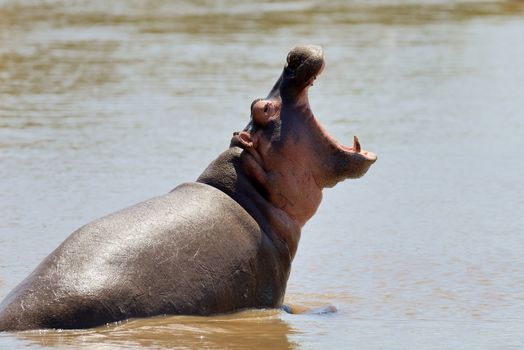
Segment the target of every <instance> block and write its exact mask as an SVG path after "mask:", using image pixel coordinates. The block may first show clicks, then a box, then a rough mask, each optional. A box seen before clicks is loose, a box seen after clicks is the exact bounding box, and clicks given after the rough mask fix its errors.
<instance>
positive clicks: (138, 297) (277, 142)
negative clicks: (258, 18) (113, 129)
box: [0, 45, 377, 331]
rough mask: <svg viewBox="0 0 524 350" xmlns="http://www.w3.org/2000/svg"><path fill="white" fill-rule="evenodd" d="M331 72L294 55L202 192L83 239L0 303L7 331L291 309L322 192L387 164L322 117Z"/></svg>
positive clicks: (319, 57)
mask: <svg viewBox="0 0 524 350" xmlns="http://www.w3.org/2000/svg"><path fill="white" fill-rule="evenodd" d="M323 68H324V55H323V51H322V49H321V48H320V47H318V46H313V45H308V46H301V47H295V48H293V49H292V50H291V51H290V52H289V54H288V55H287V61H286V64H285V66H284V69H283V72H282V73H281V75H280V77H279V79H278V80H277V82H276V83H275V85H274V86H273V88H272V89H271V91H270V93H269V95H268V96H267V97H266V98H263V99H257V100H255V101H254V102H253V103H252V104H251V116H250V121H249V123H248V124H247V126H246V127H245V128H244V129H243V130H242V131H239V132H235V133H233V136H232V139H231V142H230V145H229V148H227V149H226V151H224V152H223V153H222V154H220V155H219V156H218V158H216V159H215V160H214V161H212V162H211V164H210V165H209V166H208V167H207V168H206V169H205V170H204V172H203V173H202V174H201V175H200V176H199V177H198V179H197V180H196V182H191V183H184V184H181V185H179V186H178V187H176V188H175V189H173V190H172V191H171V192H169V193H167V194H164V195H161V196H158V197H155V198H152V199H149V200H146V201H144V202H141V203H138V204H136V205H133V206H131V207H128V208H126V209H123V210H120V211H118V212H115V213H113V214H109V215H107V216H105V217H102V218H100V219H97V220H95V221H93V222H91V223H89V224H87V225H85V226H83V227H81V228H79V229H78V230H76V231H74V232H73V233H72V234H71V235H70V236H69V237H68V238H67V239H66V240H65V241H64V242H63V243H62V244H60V245H59V246H58V248H56V249H55V250H54V251H53V252H52V253H51V254H50V255H49V256H47V257H46V258H45V259H44V260H43V261H42V262H41V263H40V264H39V265H38V266H37V267H36V269H35V270H34V271H33V272H32V273H31V274H30V275H29V276H28V277H27V278H26V279H24V280H23V281H22V282H21V283H20V284H19V285H18V286H17V287H15V288H14V290H13V291H11V292H10V293H9V294H8V295H7V296H6V298H5V299H4V300H3V302H2V303H1V304H0V331H21V330H30V329H50V328H51V329H53V328H55V329H79V328H91V327H96V326H100V325H103V324H106V323H111V322H116V321H120V320H125V319H129V318H138V317H149V316H155V315H212V314H220V313H229V312H234V311H236V310H241V309H246V308H279V307H282V304H283V298H284V293H285V291H286V284H287V280H288V277H289V273H290V268H291V262H292V260H293V257H294V256H295V253H296V251H297V246H298V242H299V239H300V232H301V228H302V227H303V226H304V225H305V223H306V222H307V221H308V220H309V219H310V218H311V217H312V216H313V214H314V213H315V211H316V210H317V208H318V206H319V205H320V201H321V199H322V189H323V188H326V187H333V186H335V184H337V183H338V182H340V181H343V180H345V179H354V178H359V177H361V176H363V175H364V174H365V173H366V172H367V170H368V169H369V167H370V166H371V165H372V164H373V163H374V162H375V161H376V159H377V157H376V155H375V154H373V153H372V152H368V151H365V150H363V149H361V146H360V143H359V140H358V139H357V138H356V137H354V140H353V145H352V146H344V145H342V144H340V143H338V142H337V141H336V140H335V139H333V138H332V137H331V136H330V135H329V134H328V133H327V132H326V131H325V130H324V128H323V127H322V126H321V125H320V124H319V122H318V121H317V119H316V118H315V117H314V115H313V113H312V111H311V108H310V106H309V100H308V89H309V87H310V86H311V85H313V81H314V80H315V78H316V77H317V76H318V75H319V74H320V73H321V72H322V70H323Z"/></svg>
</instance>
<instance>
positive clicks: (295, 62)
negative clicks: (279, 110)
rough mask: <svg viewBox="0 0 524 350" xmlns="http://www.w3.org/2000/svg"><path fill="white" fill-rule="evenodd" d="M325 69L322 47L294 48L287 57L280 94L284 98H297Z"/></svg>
mask: <svg viewBox="0 0 524 350" xmlns="http://www.w3.org/2000/svg"><path fill="white" fill-rule="evenodd" d="M323 68H324V52H323V50H322V48H321V47H320V46H316V45H307V46H298V47H295V48H293V49H292V50H291V51H290V52H289V54H288V55H287V64H286V66H285V67H284V73H283V79H282V84H281V86H280V94H281V96H282V97H283V98H286V97H288V98H292V99H295V98H297V97H298V96H299V95H300V94H301V93H302V92H303V91H304V90H305V89H306V88H307V87H308V86H310V85H311V84H312V83H313V81H314V80H315V78H316V77H317V75H319V74H320V73H321V72H322V69H323Z"/></svg>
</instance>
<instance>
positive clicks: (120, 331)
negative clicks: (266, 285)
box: [17, 310, 296, 349]
mask: <svg viewBox="0 0 524 350" xmlns="http://www.w3.org/2000/svg"><path fill="white" fill-rule="evenodd" d="M279 314H280V312H279V311H269V310H268V311H264V310H254V311H244V312H240V313H236V314H232V315H224V316H216V317H190V316H174V317H154V318H148V319H135V320H131V321H127V322H123V323H120V324H117V325H108V326H106V327H101V328H97V329H94V330H79V331H32V332H24V333H19V334H18V335H17V336H18V337H19V338H20V339H22V340H24V341H26V342H28V344H33V345H36V344H39V345H43V346H52V347H61V346H67V347H74V348H80V347H85V348H88V349H90V348H93V347H94V346H96V347H97V348H107V349H112V348H118V347H123V348H125V347H129V346H138V347H155V348H157V347H160V348H173V347H177V348H186V347H187V348H206V349H218V348H224V346H226V347H227V348H228V349H245V348H246V346H247V344H249V348H250V349H293V348H294V347H295V345H296V344H293V343H292V342H290V341H289V340H288V336H289V335H291V334H293V333H294V331H293V330H292V329H291V328H290V327H289V326H288V325H287V324H286V322H284V321H283V320H281V319H280V317H279Z"/></svg>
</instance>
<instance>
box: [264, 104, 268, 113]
mask: <svg viewBox="0 0 524 350" xmlns="http://www.w3.org/2000/svg"><path fill="white" fill-rule="evenodd" d="M267 111H269V103H266V105H265V106H264V113H267Z"/></svg>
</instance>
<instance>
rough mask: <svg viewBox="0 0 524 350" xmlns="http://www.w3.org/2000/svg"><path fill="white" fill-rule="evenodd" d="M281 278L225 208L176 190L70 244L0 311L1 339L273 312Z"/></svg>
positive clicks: (201, 194) (285, 269) (275, 258)
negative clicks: (9, 333) (158, 318)
mask: <svg viewBox="0 0 524 350" xmlns="http://www.w3.org/2000/svg"><path fill="white" fill-rule="evenodd" d="M289 268H290V266H289V261H288V260H287V259H286V258H285V257H283V256H281V255H280V254H279V252H278V251H277V249H276V248H275V247H274V245H273V243H272V242H271V240H270V239H269V238H268V237H267V235H266V234H265V233H264V232H262V231H261V229H260V227H259V225H258V224H257V223H256V221H255V220H254V219H253V218H252V217H251V216H250V215H249V214H248V213H247V212H246V211H245V210H244V209H243V208H242V207H241V206H240V205H239V204H238V203H236V202H235V201H234V200H233V199H231V198H230V197H229V196H227V195H226V194H224V193H223V192H221V191H219V190H217V189H215V188H214V187H211V186H209V185H205V184H200V183H188V184H183V185H181V186H178V187H177V188H176V189H174V190H173V191H172V192H170V193H168V194H166V195H163V196H160V197H156V198H153V199H150V200H147V201H145V202H142V203H139V204H136V205H134V206H132V207H129V208H126V209H123V210H121V211H118V212H116V213H114V214H111V215H108V216H106V217H103V218H101V219H98V220H95V221H93V222H92V223H90V224H87V225H86V226H83V227H81V228H80V229H78V230H77V231H75V232H74V233H73V234H71V236H69V237H68V238H67V239H66V240H65V241H64V242H63V243H62V244H61V245H60V246H59V247H58V248H57V249H56V250H55V251H54V252H53V253H51V254H50V255H49V256H48V257H47V258H45V260H44V261H43V262H42V263H41V264H40V265H39V266H38V267H37V268H36V269H35V271H34V272H33V273H32V274H31V275H30V276H29V277H27V278H26V279H25V280H24V281H22V283H20V285H19V286H18V287H16V288H15V289H14V290H13V291H12V292H11V293H10V294H9V295H8V296H7V297H6V299H5V300H4V301H3V302H2V304H0V330H22V329H34V328H86V327H93V326H97V325H101V324H103V323H107V322H112V321H117V320H122V319H126V318H130V317H143V316H152V315H159V314H200V315H206V314H213V313H221V312H228V311H233V310H235V309H240V308H246V307H275V306H278V305H280V304H281V302H282V298H283V294H284V290H285V285H286V281H287V277H288V274H289Z"/></svg>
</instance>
